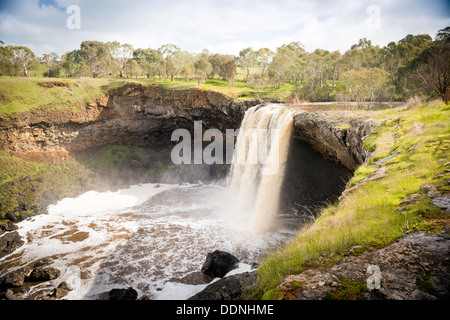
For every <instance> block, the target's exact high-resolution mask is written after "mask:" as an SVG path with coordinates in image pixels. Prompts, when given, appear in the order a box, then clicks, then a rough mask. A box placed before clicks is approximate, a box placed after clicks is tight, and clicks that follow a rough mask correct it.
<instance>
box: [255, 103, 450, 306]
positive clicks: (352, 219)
mask: <svg viewBox="0 0 450 320" xmlns="http://www.w3.org/2000/svg"><path fill="white" fill-rule="evenodd" d="M448 111H449V109H448V107H447V106H445V105H441V104H439V103H430V104H425V105H422V106H416V107H411V108H407V109H406V108H394V109H388V110H383V111H373V113H372V116H373V117H374V118H377V119H378V120H380V121H383V124H382V125H381V127H380V128H379V129H378V131H377V132H376V133H375V134H374V136H373V137H371V138H370V139H368V140H367V142H366V145H365V147H366V148H367V149H369V150H371V151H373V152H374V153H375V154H377V152H378V154H379V155H380V157H382V156H385V155H387V154H389V153H390V152H392V151H396V152H398V156H396V157H394V158H392V159H391V160H390V161H388V162H386V163H385V166H386V167H387V168H388V170H387V174H386V176H385V177H384V178H382V179H379V180H374V181H370V182H368V183H366V184H364V185H362V186H360V187H359V188H358V189H356V190H355V191H353V192H351V193H349V194H348V195H347V196H346V197H344V198H343V199H342V200H341V201H339V202H338V203H336V204H332V205H329V206H328V207H327V208H325V209H323V210H322V212H321V214H320V215H319V217H318V218H317V219H316V221H315V222H314V223H313V224H311V225H308V226H306V227H305V228H303V229H302V230H300V231H299V233H298V235H297V236H296V238H295V239H294V240H292V241H291V242H290V243H288V244H287V245H286V246H284V247H283V248H280V249H279V250H277V251H276V252H274V253H272V254H270V255H269V256H268V257H267V258H266V259H265V260H264V261H263V262H262V264H261V265H260V267H259V268H258V275H259V282H258V287H257V289H256V290H255V292H254V293H253V294H254V295H253V297H252V298H261V297H263V296H264V294H265V293H266V292H273V291H272V290H274V289H275V288H276V286H277V285H278V284H279V283H280V282H281V280H282V279H283V278H284V277H285V276H287V275H289V274H297V273H300V272H302V271H304V270H305V269H306V268H309V267H318V266H329V265H331V264H333V263H335V262H336V261H337V260H338V259H339V258H340V257H342V255H343V254H344V253H345V252H347V251H348V250H349V249H350V248H351V247H353V246H355V245H362V246H363V247H366V248H380V247H383V246H385V245H387V244H389V243H390V242H392V241H393V240H395V239H396V238H399V237H401V236H403V235H404V234H405V233H406V232H409V231H414V228H416V229H417V228H422V229H426V228H429V229H433V230H435V228H431V227H430V226H427V225H420V224H421V223H422V224H423V222H424V219H429V218H430V217H433V218H435V217H436V216H439V213H438V212H436V210H439V209H436V208H433V209H430V207H429V206H428V204H427V203H424V202H419V203H417V204H414V205H412V206H411V207H410V208H409V210H407V211H406V212H401V211H400V210H399V205H400V202H401V200H402V199H404V198H405V197H406V196H408V195H409V194H412V193H416V192H418V191H419V188H420V186H421V185H422V184H423V183H428V182H436V183H439V180H437V179H436V178H434V177H435V175H436V174H438V173H441V172H443V171H444V169H445V168H444V167H443V164H442V162H440V161H439V159H442V158H446V159H450V152H449V147H450V146H449V144H450V131H449V128H450V123H449V121H450V120H449V112H448ZM394 123H395V125H393V124H394ZM398 126H400V127H398ZM393 131H396V132H397V136H398V140H391V139H388V141H389V144H390V145H389V146H388V147H386V145H385V143H386V141H387V139H386V137H387V136H388V135H387V134H386V133H388V134H391V133H392V132H393ZM436 139H437V140H438V141H434V140H436ZM430 141H434V142H430ZM377 159H378V157H376V158H371V160H370V161H369V163H367V164H365V165H363V166H361V167H360V168H358V169H357V170H356V172H355V175H354V177H353V178H352V180H351V181H350V185H356V184H357V183H358V182H359V181H361V180H362V179H364V178H366V177H367V176H368V175H369V174H370V173H371V172H373V171H374V170H375V169H376V165H375V161H376V160H377ZM424 207H426V208H424Z"/></svg>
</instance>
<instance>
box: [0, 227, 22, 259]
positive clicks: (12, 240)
mask: <svg viewBox="0 0 450 320" xmlns="http://www.w3.org/2000/svg"><path fill="white" fill-rule="evenodd" d="M23 244H24V241H22V239H20V235H19V233H18V232H17V231H14V232H9V233H6V234H5V235H3V236H1V237H0V254H1V253H6V254H8V253H11V252H13V251H14V250H16V249H17V248H19V247H20V246H22V245H23Z"/></svg>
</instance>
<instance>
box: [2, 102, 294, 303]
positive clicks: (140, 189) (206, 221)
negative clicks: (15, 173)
mask: <svg viewBox="0 0 450 320" xmlns="http://www.w3.org/2000/svg"><path fill="white" fill-rule="evenodd" d="M291 112H292V111H290V110H289V109H288V108H284V107H282V106H278V105H267V106H264V107H253V108H250V109H249V110H248V111H247V113H246V114H245V117H244V119H243V123H242V126H241V130H240V132H239V136H238V139H237V145H236V148H235V153H234V164H233V165H232V170H231V172H230V175H229V181H228V182H229V184H228V186H227V187H224V186H223V184H220V183H219V184H202V183H195V184H183V185H178V184H171V185H167V184H161V185H159V184H143V185H135V186H131V187H130V188H127V189H122V190H119V191H117V192H101V193H99V192H95V191H90V192H88V193H85V194H83V195H80V196H79V197H76V198H66V199H63V200H61V201H59V202H58V203H56V204H54V205H51V206H50V207H49V210H48V211H49V214H48V215H39V216H35V217H32V218H31V219H28V220H26V221H22V222H20V223H18V227H19V229H18V232H19V234H20V236H21V238H22V239H23V240H24V241H25V244H24V245H23V246H21V247H20V248H18V249H17V250H16V251H14V252H13V253H12V254H9V255H6V256H4V257H1V258H0V279H1V278H2V277H3V276H4V275H6V274H8V273H9V272H11V271H13V270H17V269H19V268H21V267H23V266H25V265H29V264H31V265H33V263H34V262H36V261H37V260H40V259H43V258H47V257H52V258H54V260H55V262H54V263H53V264H52V266H53V267H56V268H57V269H59V270H61V275H60V277H58V278H57V279H55V280H52V281H50V282H43V283H38V284H35V283H33V284H30V285H31V288H30V290H29V291H27V293H26V294H25V295H24V297H25V298H26V299H34V298H35V297H36V295H37V294H39V292H40V291H41V290H45V288H48V285H49V284H50V285H52V286H54V287H56V286H58V284H59V283H61V282H62V281H66V282H67V283H68V284H69V286H71V287H72V288H73V289H74V290H73V291H71V292H70V293H69V295H68V296H67V297H66V299H99V298H101V297H104V293H105V292H107V291H108V290H111V289H113V288H121V287H129V286H131V287H133V288H135V289H136V290H137V291H138V293H139V295H144V294H145V295H148V296H150V298H151V299H186V298H188V297H190V296H192V295H193V294H195V293H196V292H198V291H200V290H201V289H203V288H204V287H205V286H206V283H205V282H204V279H203V278H202V277H201V275H200V276H199V273H200V272H199V271H200V269H201V266H202V264H203V262H204V259H205V257H206V255H207V253H208V252H211V251H214V250H216V249H219V250H223V251H227V252H230V253H232V254H233V255H235V256H236V257H237V258H238V259H239V260H240V261H241V265H240V268H241V270H245V271H248V270H250V266H251V264H252V263H253V262H257V261H258V260H259V259H260V258H261V257H263V256H264V254H265V252H267V250H270V249H271V248H272V247H273V246H277V245H280V244H281V243H284V242H285V241H287V240H288V239H290V238H291V237H292V236H293V234H294V233H295V230H292V229H289V228H284V227H283V226H281V224H280V225H277V224H276V223H275V222H276V218H277V211H278V206H279V198H280V189H281V184H282V181H283V176H284V167H285V162H286V155H287V151H288V148H289V140H290V138H291V131H292V114H291ZM230 203H231V204H232V205H231V206H230ZM199 279H200V280H199Z"/></svg>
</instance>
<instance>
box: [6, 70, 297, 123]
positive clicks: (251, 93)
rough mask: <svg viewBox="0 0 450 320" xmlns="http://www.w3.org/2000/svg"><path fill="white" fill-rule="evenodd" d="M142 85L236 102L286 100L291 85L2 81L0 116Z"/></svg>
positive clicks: (74, 102)
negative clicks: (200, 91)
mask: <svg viewBox="0 0 450 320" xmlns="http://www.w3.org/2000/svg"><path fill="white" fill-rule="evenodd" d="M46 81H61V82H64V83H69V84H70V85H68V86H55V87H52V88H46V87H42V86H40V85H39V83H40V82H46ZM130 82H134V83H142V84H148V85H158V86H161V87H163V88H169V89H189V88H200V89H203V90H212V91H217V92H221V93H224V94H226V95H228V96H230V97H231V98H233V99H238V100H239V99H241V100H242V99H252V98H261V99H264V98H275V99H280V100H285V99H286V98H287V97H288V96H289V95H290V90H291V87H290V85H289V84H286V85H283V86H281V87H280V88H279V89H278V88H276V87H273V86H269V85H266V86H262V87H261V88H258V90H256V88H254V87H251V86H250V85H248V84H246V83H244V82H242V81H240V80H239V81H236V82H234V83H233V85H232V86H231V88H229V84H228V82H227V81H222V80H212V79H209V80H207V81H206V82H205V83H201V84H198V83H197V81H194V80H188V81H187V82H186V81H185V80H184V79H181V78H175V79H174V80H173V81H170V80H166V79H147V78H136V79H117V78H102V79H93V78H81V79H64V80H61V79H54V78H23V77H10V78H6V77H3V78H0V116H5V115H13V114H17V113H20V112H24V111H28V110H31V109H34V108H38V107H43V106H50V107H52V108H56V109H63V108H73V109H74V110H76V108H77V106H79V105H81V104H85V103H89V102H92V101H94V100H95V99H97V98H101V97H104V96H106V94H107V92H108V91H109V90H112V89H116V88H119V87H121V86H124V85H125V84H127V83H130Z"/></svg>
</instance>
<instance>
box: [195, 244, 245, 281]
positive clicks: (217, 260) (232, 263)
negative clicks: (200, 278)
mask: <svg viewBox="0 0 450 320" xmlns="http://www.w3.org/2000/svg"><path fill="white" fill-rule="evenodd" d="M238 262H239V260H238V259H237V258H236V257H235V256H233V255H232V254H230V253H228V252H224V251H220V250H215V251H214V252H210V253H208V255H207V256H206V261H205V263H204V264H203V266H202V269H201V271H202V273H203V274H205V275H207V276H209V277H210V278H212V279H214V278H216V277H220V278H222V277H223V276H225V275H226V274H227V273H228V272H230V271H231V270H233V269H236V268H237V264H238Z"/></svg>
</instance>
